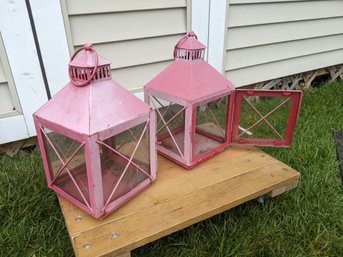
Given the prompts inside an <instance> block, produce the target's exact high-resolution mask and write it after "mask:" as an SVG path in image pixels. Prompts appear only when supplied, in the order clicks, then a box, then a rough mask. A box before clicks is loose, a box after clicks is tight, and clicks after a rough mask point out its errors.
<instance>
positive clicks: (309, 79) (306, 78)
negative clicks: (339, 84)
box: [247, 64, 343, 90]
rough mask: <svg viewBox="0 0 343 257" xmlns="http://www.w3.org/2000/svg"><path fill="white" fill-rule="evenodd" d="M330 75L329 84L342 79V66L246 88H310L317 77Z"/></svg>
mask: <svg viewBox="0 0 343 257" xmlns="http://www.w3.org/2000/svg"><path fill="white" fill-rule="evenodd" d="M322 75H330V77H331V79H330V80H329V81H330V82H334V81H336V80H337V79H339V78H340V79H343V65H342V64H340V65H334V66H330V67H326V68H322V69H318V70H314V71H308V72H304V73H300V74H295V75H292V76H286V77H282V78H277V79H273V80H268V81H264V82H259V83H256V84H254V85H249V86H247V87H249V88H250V87H253V88H255V89H282V90H293V89H302V88H311V87H312V86H313V82H315V81H316V79H317V78H318V77H319V76H322Z"/></svg>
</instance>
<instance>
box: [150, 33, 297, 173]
mask: <svg viewBox="0 0 343 257" xmlns="http://www.w3.org/2000/svg"><path fill="white" fill-rule="evenodd" d="M204 53H205V46H204V45H203V44H202V43H200V42H199V41H198V40H197V36H196V35H195V34H194V32H189V33H188V34H187V35H186V36H184V37H183V38H181V40H180V41H179V42H178V43H177V44H176V46H175V49H174V62H173V63H172V64H171V65H169V66H168V67H167V68H166V69H165V70H163V71H162V72H161V73H160V74H159V75H157V76H156V77H155V78H154V79H153V80H151V81H150V82H149V83H148V84H147V85H145V87H144V92H145V101H146V103H148V104H150V106H152V107H153V108H155V109H156V112H157V150H158V151H159V153H160V154H162V155H163V156H165V157H167V158H169V159H171V160H173V161H175V162H177V163H178V164H180V165H182V166H184V167H185V168H192V167H193V166H195V165H197V164H199V163H200V162H202V161H204V160H206V159H208V158H210V157H211V156H213V155H214V154H216V153H218V152H220V151H222V150H224V149H225V148H226V147H227V146H228V145H230V144H231V143H232V142H237V143H240V144H253V145H264V146H279V147H287V146H289V145H290V143H291V139H292V136H293V130H294V128H295V125H296V122H297V118H298V114H299V109H300V102H301V96H302V92H301V91H279V90H251V89H249V90H236V89H235V87H234V86H233V84H232V83H231V82H230V81H228V80H227V79H226V78H225V77H224V76H223V75H221V74H220V73H219V72H217V71H216V70H215V69H214V68H213V67H212V66H210V65H209V64H208V63H207V62H205V61H204ZM247 76H248V74H247ZM262 103H263V105H262ZM271 106H272V107H271ZM266 108H267V109H268V111H266V110H265V109H266ZM260 110H261V111H260ZM277 111H278V112H281V111H282V112H284V113H285V114H284V115H283V117H286V119H285V120H282V121H274V120H273V119H274V117H276V116H275V115H274V113H275V112H277ZM278 117H279V116H278ZM271 120H272V121H271ZM272 123H273V124H275V123H277V125H278V126H274V125H272ZM280 124H282V125H285V126H283V127H282V128H281V127H280V126H279V125H280ZM266 127H267V128H266ZM279 127H280V128H279ZM278 130H281V132H280V131H278Z"/></svg>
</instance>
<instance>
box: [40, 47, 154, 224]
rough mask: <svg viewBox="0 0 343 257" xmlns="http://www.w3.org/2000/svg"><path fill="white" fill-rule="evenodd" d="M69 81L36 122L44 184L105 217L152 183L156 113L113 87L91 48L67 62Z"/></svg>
mask: <svg viewBox="0 0 343 257" xmlns="http://www.w3.org/2000/svg"><path fill="white" fill-rule="evenodd" d="M81 50H85V51H84V52H83V53H82V54H80V55H79V56H77V57H76V55H77V54H78V53H79V52H80V51H81ZM69 77H70V80H71V82H69V83H68V84H67V85H66V86H65V87H64V88H63V89H62V90H61V91H60V92H58V93H57V94H56V95H55V96H54V97H53V98H52V99H51V100H50V101H49V102H47V103H46V104H45V105H43V106H42V107H41V108H40V109H39V110H38V111H37V112H36V113H35V114H34V115H33V117H34V122H35V125H36V130H37V137H38V142H39V147H40V150H41V154H42V159H43V165H44V169H45V173H46V178H47V183H48V186H49V187H50V188H51V189H52V190H54V191H55V192H56V193H57V194H59V195H60V196H62V197H64V198H65V199H67V200H69V201H71V202H72V203H74V204H75V205H77V206H78V207H80V208H81V209H82V210H84V211H86V212H88V213H90V214H91V215H93V216H94V217H95V218H103V217H104V216H106V215H108V214H109V213H111V212H112V211H114V210H115V209H117V208H118V207H119V206H121V205H122V204H124V203H125V202H127V201H128V200H129V199H131V198H132V197H134V196H135V195H136V194H138V193H139V192H141V191H142V190H143V189H144V188H146V187H147V186H148V185H149V184H150V183H151V182H152V181H153V180H154V179H155V178H156V148H155V132H156V130H155V126H156V121H155V119H156V117H155V112H154V111H152V110H151V109H150V107H149V106H148V105H147V104H145V103H144V102H143V101H141V100H139V99H138V98H137V97H135V96H134V95H132V94H131V93H130V92H129V91H128V90H126V89H125V88H123V87H122V86H120V85H119V84H118V83H116V82H115V81H113V80H112V78H111V68H110V62H109V61H107V60H106V59H104V58H102V57H100V56H99V57H98V56H97V53H96V51H95V50H94V49H93V47H92V45H90V44H86V45H84V47H82V48H80V49H79V50H78V51H76V53H75V54H74V55H73V57H72V58H71V61H70V63H69Z"/></svg>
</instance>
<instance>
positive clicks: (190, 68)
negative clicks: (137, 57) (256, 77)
mask: <svg viewBox="0 0 343 257" xmlns="http://www.w3.org/2000/svg"><path fill="white" fill-rule="evenodd" d="M145 88H152V89H154V90H155V91H159V92H163V93H166V94H169V95H172V96H176V97H179V98H182V99H184V100H186V101H188V102H194V101H197V100H200V99H203V98H205V97H207V96H212V95H215V94H219V93H223V92H226V91H232V90H234V89H235V87H234V86H233V84H232V83H231V82H230V81H229V80H227V79H226V78H225V77H224V76H223V75H222V74H220V73H219V72H218V71H217V70H215V69H214V68H213V67H212V66H210V65H209V64H208V63H207V62H205V61H196V62H185V61H174V62H173V63H172V64H170V65H169V66H168V67H167V68H166V69H165V70H163V71H162V72H161V73H160V74H159V75H157V76H156V77H155V78H154V79H153V80H151V81H150V82H149V83H148V84H146V85H145Z"/></svg>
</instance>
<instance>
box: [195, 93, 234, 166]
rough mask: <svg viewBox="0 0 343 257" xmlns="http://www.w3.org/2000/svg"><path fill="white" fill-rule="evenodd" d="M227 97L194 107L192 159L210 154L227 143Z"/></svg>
mask: <svg viewBox="0 0 343 257" xmlns="http://www.w3.org/2000/svg"><path fill="white" fill-rule="evenodd" d="M228 108H229V96H224V97H221V98H218V99H215V100H213V101H210V102H204V103H200V104H198V105H196V106H195V107H194V109H193V124H194V133H193V140H192V141H193V151H192V152H193V158H195V159H198V158H201V156H204V155H205V156H206V155H207V154H210V153H211V152H212V151H213V150H214V149H216V148H218V147H220V146H221V145H224V144H226V142H227V125H228V124H227V123H228Z"/></svg>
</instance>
